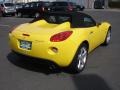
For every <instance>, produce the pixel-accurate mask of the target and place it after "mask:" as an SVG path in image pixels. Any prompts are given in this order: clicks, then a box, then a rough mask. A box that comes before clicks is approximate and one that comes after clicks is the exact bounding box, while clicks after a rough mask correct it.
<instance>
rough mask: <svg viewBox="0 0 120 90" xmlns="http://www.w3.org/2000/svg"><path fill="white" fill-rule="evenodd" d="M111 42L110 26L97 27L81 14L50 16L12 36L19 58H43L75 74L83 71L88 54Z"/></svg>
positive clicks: (22, 26) (11, 43) (16, 29)
mask: <svg viewBox="0 0 120 90" xmlns="http://www.w3.org/2000/svg"><path fill="white" fill-rule="evenodd" d="M110 39H111V24H110V23H108V22H101V23H96V22H95V20H94V19H93V18H92V17H91V16H89V15H87V14H85V13H81V12H51V13H50V12H47V13H44V14H43V16H41V17H40V18H36V19H34V20H33V21H31V22H30V23H25V24H22V25H20V26H18V27H16V28H15V29H14V30H12V31H11V32H10V33H9V40H10V45H11V50H12V51H13V52H15V53H16V54H17V55H18V56H20V57H22V55H23V56H24V55H25V56H30V57H34V58H40V59H41V58H42V59H41V60H42V61H47V62H48V61H49V62H53V63H55V64H57V65H58V66H60V67H69V68H70V70H72V71H73V72H80V71H82V70H83V69H84V68H85V66H86V62H87V56H88V54H89V53H90V52H91V51H93V50H94V49H95V48H96V47H98V46H100V45H101V44H102V45H108V44H109V43H110ZM23 60H24V59H23ZM98 62H99V61H98Z"/></svg>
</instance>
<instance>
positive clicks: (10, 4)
mask: <svg viewBox="0 0 120 90" xmlns="http://www.w3.org/2000/svg"><path fill="white" fill-rule="evenodd" d="M5 6H8V7H9V6H14V4H13V3H5Z"/></svg>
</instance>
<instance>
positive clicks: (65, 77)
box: [0, 10, 120, 90]
mask: <svg viewBox="0 0 120 90" xmlns="http://www.w3.org/2000/svg"><path fill="white" fill-rule="evenodd" d="M85 13H88V14H90V15H91V16H93V17H94V18H95V20H96V21H97V22H100V21H108V22H110V23H111V24H112V40H111V43H110V45H109V46H107V47H104V46H100V47H98V48H97V49H95V50H94V51H93V52H92V53H90V55H89V56H88V62H87V67H86V68H85V70H84V71H83V72H82V73H79V74H70V73H69V72H67V71H64V70H57V71H56V70H51V69H50V68H49V67H48V66H47V65H46V66H44V65H41V64H38V63H34V62H29V60H26V59H25V60H20V59H19V58H18V57H17V56H16V55H14V54H13V53H11V51H10V47H9V38H8V33H9V32H10V31H11V30H12V29H13V28H14V27H15V26H17V25H19V24H21V23H25V22H29V21H31V20H32V19H33V18H16V17H0V90H120V70H119V69H120V38H119V36H120V30H119V25H120V12H118V11H107V10H106V11H103V10H102V11H101V10H100V11H97V10H96V11H92V10H90V11H89V10H87V11H85Z"/></svg>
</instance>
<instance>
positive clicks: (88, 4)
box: [3, 0, 119, 9]
mask: <svg viewBox="0 0 120 90" xmlns="http://www.w3.org/2000/svg"><path fill="white" fill-rule="evenodd" d="M3 1H9V2H13V3H20V2H25V3H27V2H32V1H50V2H52V1H71V2H75V3H77V4H79V5H83V6H85V8H89V9H91V8H94V1H95V0H3ZM104 1H105V7H106V8H107V7H108V1H109V0H104ZM110 1H117V0H110ZM118 1H119V0H118Z"/></svg>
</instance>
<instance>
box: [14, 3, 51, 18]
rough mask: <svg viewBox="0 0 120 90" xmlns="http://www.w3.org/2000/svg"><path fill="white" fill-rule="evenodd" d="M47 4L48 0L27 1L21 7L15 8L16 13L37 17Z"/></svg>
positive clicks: (19, 15) (20, 15)
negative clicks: (45, 0)
mask: <svg viewBox="0 0 120 90" xmlns="http://www.w3.org/2000/svg"><path fill="white" fill-rule="evenodd" d="M48 5H49V2H43V1H38V2H29V3H26V4H25V5H23V7H22V8H19V9H17V11H16V14H17V16H18V17H22V16H23V15H28V16H29V17H32V16H34V17H39V16H40V14H41V13H43V12H45V11H46V10H45V7H47V6H48Z"/></svg>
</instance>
